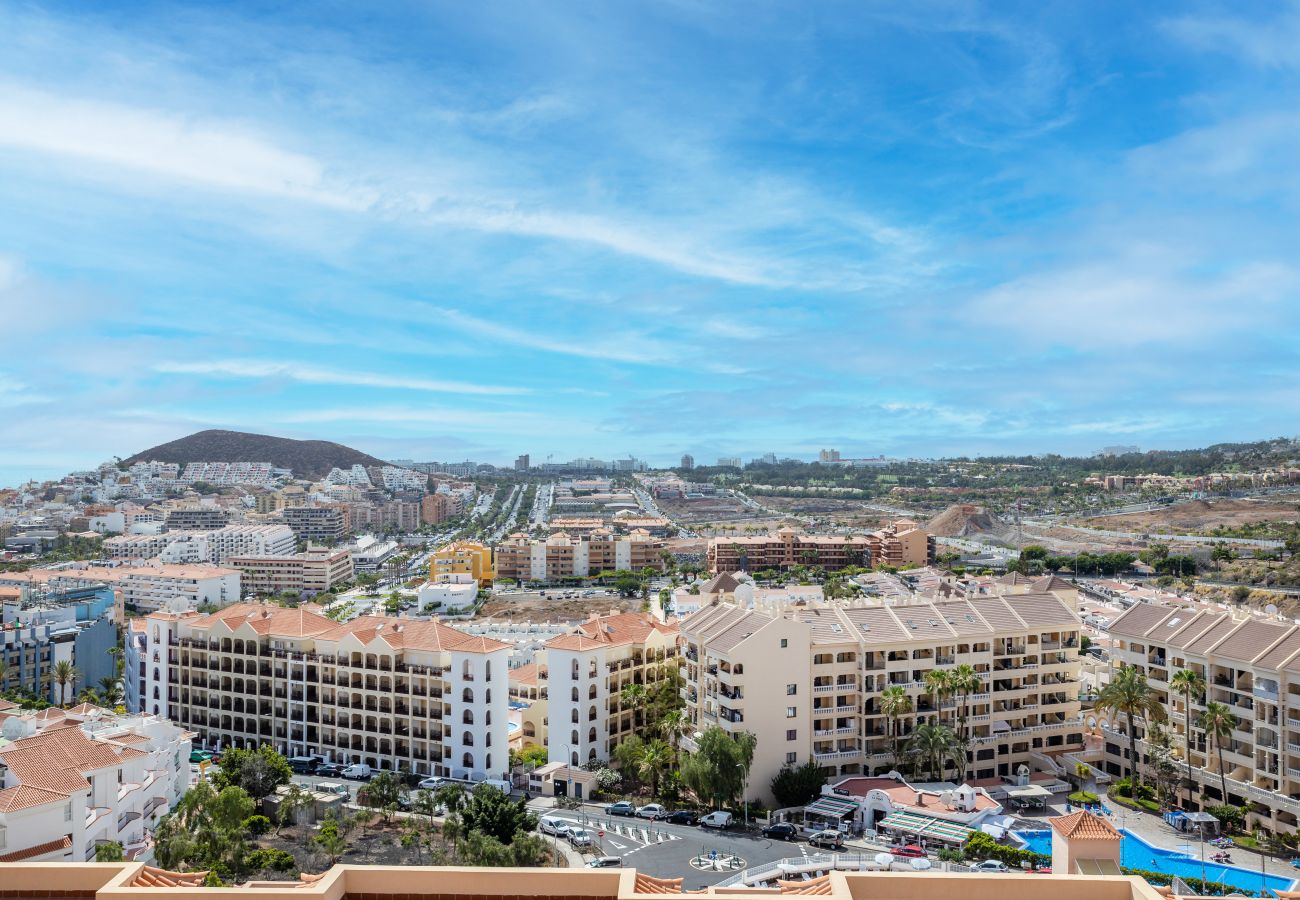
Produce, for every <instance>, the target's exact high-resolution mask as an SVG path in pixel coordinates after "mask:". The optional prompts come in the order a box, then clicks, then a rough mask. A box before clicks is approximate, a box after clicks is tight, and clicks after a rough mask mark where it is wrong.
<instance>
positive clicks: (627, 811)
mask: <svg viewBox="0 0 1300 900" xmlns="http://www.w3.org/2000/svg"><path fill="white" fill-rule="evenodd" d="M605 815H607V816H635V815H636V807H635V806H633V805H632V804H631V803H628V802H627V801H626V800H620V801H619V802H617V803H611V804H610V805H609V806H606V807H605Z"/></svg>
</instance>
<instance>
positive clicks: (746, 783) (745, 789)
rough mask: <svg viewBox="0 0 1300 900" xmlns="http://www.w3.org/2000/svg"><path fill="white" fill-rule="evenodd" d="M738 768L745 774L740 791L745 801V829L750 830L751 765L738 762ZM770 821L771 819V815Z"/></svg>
mask: <svg viewBox="0 0 1300 900" xmlns="http://www.w3.org/2000/svg"><path fill="white" fill-rule="evenodd" d="M736 768H737V769H740V770H741V771H742V772H743V773H744V775H743V777H744V781H743V782H741V785H740V793H741V796H742V799H743V800H744V802H745V830H746V831H748V830H749V767H748V766H746V765H745V764H744V763H736ZM768 821H769V822H770V821H771V818H770V817H769V819H768Z"/></svg>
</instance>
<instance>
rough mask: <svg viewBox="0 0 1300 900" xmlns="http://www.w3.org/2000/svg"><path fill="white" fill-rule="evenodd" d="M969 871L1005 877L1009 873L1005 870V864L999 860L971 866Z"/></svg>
mask: <svg viewBox="0 0 1300 900" xmlns="http://www.w3.org/2000/svg"><path fill="white" fill-rule="evenodd" d="M970 870H971V871H972V872H992V873H994V874H997V875H1005V874H1006V873H1007V872H1010V871H1011V870H1010V869H1009V868H1007V864H1006V863H1004V862H1003V861H1002V860H1000V859H986V860H984V862H979V863H976V864H975V865H973V866H971V867H970Z"/></svg>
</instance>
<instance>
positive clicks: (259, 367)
mask: <svg viewBox="0 0 1300 900" xmlns="http://www.w3.org/2000/svg"><path fill="white" fill-rule="evenodd" d="M153 369H154V371H155V372H162V373H165V374H170V375H206V376H215V377H221V378H284V379H287V380H290V381H300V382H303V383H305V384H337V385H352V386H355V387H374V388H395V389H399V390H407V391H428V392H431V393H439V394H483V395H512V394H514V395H517V394H529V393H532V389H531V388H523V387H509V386H503V385H494V384H470V383H467V382H463V381H442V380H438V379H430V378H416V377H407V376H403V375H383V374H379V373H374V372H350V371H345V370H341V369H329V368H323V367H320V366H313V365H309V364H306V363H297V362H287V361H277V360H257V359H218V360H204V361H196V362H188V361H181V360H173V361H163V362H159V363H156V364H155V365H154V366H153Z"/></svg>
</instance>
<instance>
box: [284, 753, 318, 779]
mask: <svg viewBox="0 0 1300 900" xmlns="http://www.w3.org/2000/svg"><path fill="white" fill-rule="evenodd" d="M319 765H320V760H318V759H317V758H316V757H314V756H295V757H293V758H292V759H290V760H289V768H290V769H292V770H293V771H294V772H295V773H296V774H298V775H313V774H315V772H316V767H317V766H319Z"/></svg>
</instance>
